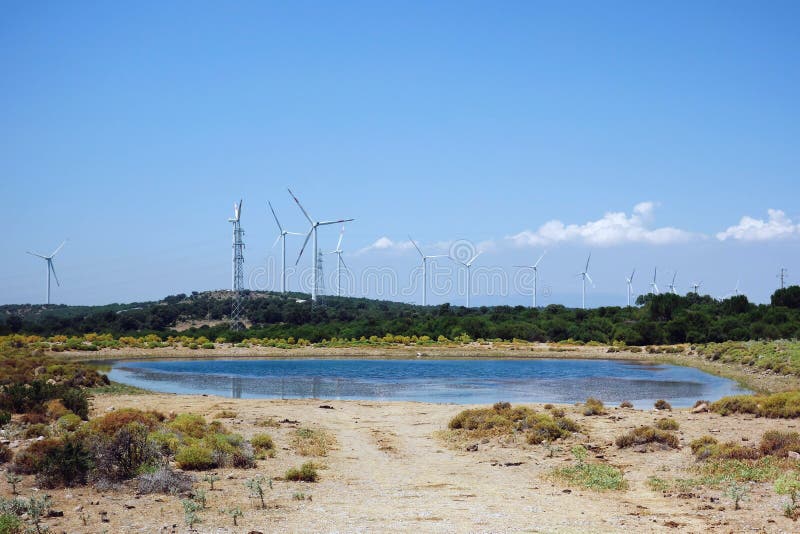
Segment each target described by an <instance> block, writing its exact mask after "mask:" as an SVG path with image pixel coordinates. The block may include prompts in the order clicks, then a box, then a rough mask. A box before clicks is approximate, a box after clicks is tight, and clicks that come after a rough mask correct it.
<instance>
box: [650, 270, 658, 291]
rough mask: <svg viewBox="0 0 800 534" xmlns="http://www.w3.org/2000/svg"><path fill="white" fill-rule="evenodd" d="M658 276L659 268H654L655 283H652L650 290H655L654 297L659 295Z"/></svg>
mask: <svg viewBox="0 0 800 534" xmlns="http://www.w3.org/2000/svg"><path fill="white" fill-rule="evenodd" d="M656 275H658V267H654V268H653V281H652V282H650V288H651V289H652V290H653V291H652V293H653V294H654V295H658V284H657V283H656Z"/></svg>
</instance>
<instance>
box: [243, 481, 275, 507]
mask: <svg viewBox="0 0 800 534" xmlns="http://www.w3.org/2000/svg"><path fill="white" fill-rule="evenodd" d="M244 485H245V486H246V487H247V489H249V490H250V497H251V498H253V499H256V498H257V499H259V501H261V508H262V509H264V508H266V507H267V505H266V503H265V502H264V477H263V476H257V477H255V478H250V479H247V481H246V482H245V483H244ZM271 487H272V480H270V488H271Z"/></svg>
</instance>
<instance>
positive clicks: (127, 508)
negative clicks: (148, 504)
mask: <svg viewBox="0 0 800 534" xmlns="http://www.w3.org/2000/svg"><path fill="white" fill-rule="evenodd" d="M122 506H124V507H125V509H126V510H133V509H134V508H136V505H135V504H133V502H132V501H128V502H126V503H125V504H123V505H122Z"/></svg>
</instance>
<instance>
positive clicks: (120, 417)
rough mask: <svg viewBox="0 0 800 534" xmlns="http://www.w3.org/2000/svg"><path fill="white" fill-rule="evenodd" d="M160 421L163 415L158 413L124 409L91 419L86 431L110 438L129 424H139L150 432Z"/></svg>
mask: <svg viewBox="0 0 800 534" xmlns="http://www.w3.org/2000/svg"><path fill="white" fill-rule="evenodd" d="M161 420H163V415H161V414H160V413H158V412H152V411H151V412H143V411H142V410H136V409H134V408H124V409H122V410H116V411H113V412H111V413H108V414H106V415H103V416H101V417H97V418H95V419H92V420H91V421H90V422H89V424H88V425H87V428H86V430H87V432H89V433H92V434H101V435H103V436H106V437H111V436H113V435H114V434H116V433H117V432H118V431H119V429H121V428H123V427H126V426H128V425H130V424H131V423H139V424H141V425H143V426H144V427H145V428H147V429H148V430H150V431H152V430H154V429H155V428H156V427H157V426H158V425H159V423H160V421H161Z"/></svg>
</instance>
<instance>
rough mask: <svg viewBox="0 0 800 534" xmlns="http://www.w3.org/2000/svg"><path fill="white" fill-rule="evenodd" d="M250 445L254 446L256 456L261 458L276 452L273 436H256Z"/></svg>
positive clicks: (251, 439)
mask: <svg viewBox="0 0 800 534" xmlns="http://www.w3.org/2000/svg"><path fill="white" fill-rule="evenodd" d="M250 444H251V445H252V446H253V449H254V450H255V452H256V455H258V456H259V457H261V458H263V457H265V456H267V455H269V453H270V452H271V451H274V450H275V442H274V441H272V436H270V435H269V434H256V435H255V436H253V437H252V438H250Z"/></svg>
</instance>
